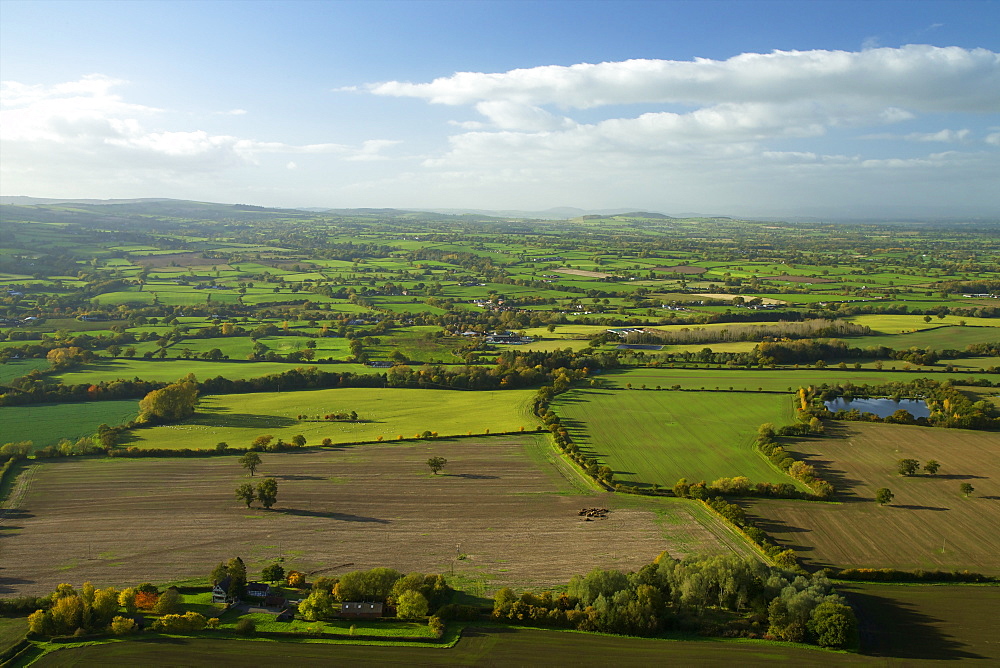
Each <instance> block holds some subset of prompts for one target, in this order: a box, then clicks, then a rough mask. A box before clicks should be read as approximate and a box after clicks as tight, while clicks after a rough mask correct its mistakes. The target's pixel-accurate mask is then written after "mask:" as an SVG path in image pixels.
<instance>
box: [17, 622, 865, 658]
mask: <svg viewBox="0 0 1000 668" xmlns="http://www.w3.org/2000/svg"><path fill="white" fill-rule="evenodd" d="M249 654H252V655H253V657H254V662H255V663H256V664H258V665H268V666H269V665H382V666H415V665H418V666H530V665H561V664H564V663H566V662H567V661H572V663H573V665H574V666H595V667H599V666H607V665H609V664H613V665H615V666H635V667H636V668H640V667H645V666H651V665H658V664H662V663H663V662H667V661H669V662H671V663H677V664H680V665H685V666H718V665H730V664H735V665H739V666H765V667H767V666H774V665H794V666H841V665H843V666H852V665H871V659H867V658H865V657H861V656H857V655H854V654H846V653H835V652H824V651H821V650H815V649H809V648H805V647H793V646H782V645H774V644H771V643H763V642H740V641H735V640H730V641H720V640H709V639H704V640H658V639H653V638H627V637H621V636H610V635H597V634H589V633H574V632H565V631H542V630H538V629H524V628H513V627H498V626H489V627H485V628H467V629H465V630H464V631H463V632H462V637H461V638H460V639H459V641H458V643H457V644H456V645H455V646H454V647H451V648H436V647H402V646H399V645H396V646H391V647H384V646H383V647H379V646H361V645H346V644H327V643H324V644H314V643H310V644H306V643H286V642H254V643H253V644H252V645H249V644H248V642H247V641H240V640H214V639H206V638H169V639H166V638H164V639H157V640H153V639H148V640H147V639H142V640H139V641H137V642H127V643H111V644H106V645H89V646H84V647H74V648H68V649H61V650H58V651H56V652H52V653H50V654H46V655H45V656H44V657H42V658H41V659H40V660H39V661H38V662H36V663H35V664H33V665H36V666H43V667H46V668H47V667H53V668H55V667H61V666H87V665H89V666H94V665H100V666H139V665H154V664H158V665H171V666H193V665H212V666H233V667H235V668H241V667H242V666H245V665H246V662H247V656H248V655H249Z"/></svg>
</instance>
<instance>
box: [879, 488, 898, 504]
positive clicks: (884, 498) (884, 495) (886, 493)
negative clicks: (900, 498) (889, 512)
mask: <svg viewBox="0 0 1000 668" xmlns="http://www.w3.org/2000/svg"><path fill="white" fill-rule="evenodd" d="M895 496H896V495H895V494H893V493H892V491H891V490H889V488H888V487H880V488H878V489H877V490H875V502H876V503H878V505H880V506H884V505H885V504H887V503H889V502H891V501H892V500H893V498H895Z"/></svg>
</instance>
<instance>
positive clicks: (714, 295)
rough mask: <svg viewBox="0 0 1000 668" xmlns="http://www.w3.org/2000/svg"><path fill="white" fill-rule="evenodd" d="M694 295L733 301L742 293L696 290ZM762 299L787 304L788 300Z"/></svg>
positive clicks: (763, 301) (767, 302) (762, 299)
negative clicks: (729, 293) (728, 293)
mask: <svg viewBox="0 0 1000 668" xmlns="http://www.w3.org/2000/svg"><path fill="white" fill-rule="evenodd" d="M691 296H692V297H705V298H706V299H721V300H722V301H732V300H734V299H736V298H737V297H740V296H741V295H727V294H725V293H723V292H695V293H692V295H691ZM760 301H761V303H762V304H787V303H788V302H783V301H781V300H780V299H773V298H771V297H761V298H760Z"/></svg>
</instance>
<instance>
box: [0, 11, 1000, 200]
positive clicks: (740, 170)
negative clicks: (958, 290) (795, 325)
mask: <svg viewBox="0 0 1000 668" xmlns="http://www.w3.org/2000/svg"><path fill="white" fill-rule="evenodd" d="M0 80H2V89H0V194H2V195H24V196H32V197H53V198H97V199H106V198H136V197H170V198H179V199H194V200H201V201H211V202H225V203H243V204H256V205H261V206H275V207H329V208H352V207H396V208H425V209H488V210H530V211H540V210H545V209H548V208H551V207H567V206H568V207H577V208H582V209H586V210H601V209H622V208H624V209H642V210H649V211H658V212H662V213H667V214H675V215H676V214H683V213H702V214H708V215H731V216H772V217H805V216H813V217H820V218H830V219H836V218H893V217H900V218H906V217H909V218H991V219H1000V2H997V1H994V0H978V1H962V0H949V1H946V2H936V1H921V0H905V1H904V2H895V1H891V2H890V1H883V0H865V1H862V2H850V1H847V0H838V1H834V2H826V1H823V0H804V1H799V2H770V1H766V0H742V1H738V2H728V1H723V0H701V1H697V2H680V1H656V0H645V1H642V2H629V1H624V0H605V1H603V2H592V1H583V0H577V1H573V2H561V1H554V2H532V1H527V0H507V1H503V2H495V1H486V0H480V1H476V0H462V1H455V2H451V1H449V2H425V1H421V0H408V1H403V2H397V1H388V0H385V1H378V0H368V1H357V2H347V1H344V2H327V1H319V0H314V1H311V2H296V1H294V0H283V1H281V2H265V1H260V2H247V1H240V2H222V1H220V2H200V1H195V0H187V1H183V0H178V1H172V2H157V1H155V0H117V1H114V2H90V1H88V0H73V1H71V2H56V1H47V0H31V1H30V2H21V1H20V0H0Z"/></svg>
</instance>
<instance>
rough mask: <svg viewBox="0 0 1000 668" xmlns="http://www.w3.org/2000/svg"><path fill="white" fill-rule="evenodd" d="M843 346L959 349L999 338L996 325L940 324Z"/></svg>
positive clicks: (851, 341)
mask: <svg viewBox="0 0 1000 668" xmlns="http://www.w3.org/2000/svg"><path fill="white" fill-rule="evenodd" d="M844 341H845V342H846V343H847V345H849V346H851V347H856V348H868V347H871V346H887V347H889V348H895V349H897V350H906V349H908V348H912V347H917V348H933V349H935V350H948V349H954V350H963V349H964V348H965V347H966V346H968V345H971V344H973V343H995V342H997V341H1000V328H998V327H981V326H980V327H958V326H953V325H944V326H940V327H934V328H932V329H924V330H919V331H916V332H910V333H902V334H879V335H875V336H859V337H853V338H849V339H844Z"/></svg>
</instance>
